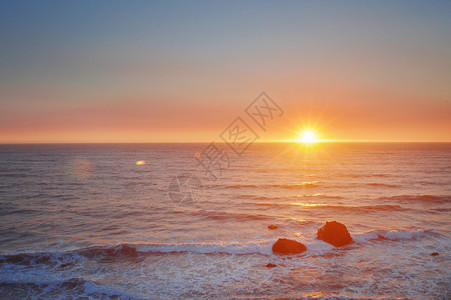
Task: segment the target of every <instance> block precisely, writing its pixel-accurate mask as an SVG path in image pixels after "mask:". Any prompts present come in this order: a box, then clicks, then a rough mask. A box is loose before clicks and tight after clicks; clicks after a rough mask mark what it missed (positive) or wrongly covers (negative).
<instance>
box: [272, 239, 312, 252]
mask: <svg viewBox="0 0 451 300" xmlns="http://www.w3.org/2000/svg"><path fill="white" fill-rule="evenodd" d="M305 250H307V248H305V246H304V245H303V244H301V243H299V242H296V241H292V240H289V239H278V240H277V242H275V244H274V245H273V246H272V252H274V253H275V254H297V253H301V252H304V251H305Z"/></svg>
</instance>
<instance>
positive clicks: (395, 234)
mask: <svg viewBox="0 0 451 300" xmlns="http://www.w3.org/2000/svg"><path fill="white" fill-rule="evenodd" d="M427 235H432V236H436V235H438V233H436V232H434V231H433V230H423V229H418V230H411V231H409V230H371V231H368V232H365V233H360V234H354V235H352V238H353V239H354V240H355V241H356V242H360V243H365V242H368V241H372V240H390V241H402V240H418V239H420V238H423V237H425V236H427Z"/></svg>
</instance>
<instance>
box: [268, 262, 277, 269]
mask: <svg viewBox="0 0 451 300" xmlns="http://www.w3.org/2000/svg"><path fill="white" fill-rule="evenodd" d="M266 267H267V268H274V267H277V265H275V264H272V263H268V264H267V265H266Z"/></svg>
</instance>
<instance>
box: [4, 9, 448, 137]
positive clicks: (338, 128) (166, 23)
mask: <svg viewBox="0 0 451 300" xmlns="http://www.w3.org/2000/svg"><path fill="white" fill-rule="evenodd" d="M450 83H451V1H83V0H82V1H56V0H55V1H9V0H6V1H5V0H3V1H0V143H60V142H61V143H73V142H75V143H79V142H101V143H103V142H210V141H213V140H218V139H219V138H218V136H219V135H220V134H221V132H223V130H224V129H225V128H226V127H227V126H228V125H229V124H230V123H231V122H232V121H233V120H235V118H236V117H238V116H245V108H246V107H247V106H248V105H249V104H250V103H251V102H252V101H253V100H254V99H255V98H256V97H257V96H258V95H259V94H260V93H261V92H262V91H265V92H266V93H267V94H268V95H269V96H270V97H271V98H272V99H273V100H274V101H275V102H276V103H277V104H278V105H279V106H280V108H282V109H283V111H284V114H283V115H282V116H281V117H278V118H275V119H274V120H272V121H271V123H270V124H268V128H267V130H266V131H265V132H263V131H260V132H258V134H259V136H260V138H261V141H278V140H290V139H293V138H295V137H296V136H297V135H299V132H302V131H303V130H305V128H312V129H314V130H315V131H316V132H317V135H318V136H319V137H320V138H322V139H324V140H336V141H397V142H404V141H419V142H424V141H430V142H451V84H450ZM249 125H250V126H256V125H255V124H253V123H252V122H251V121H249ZM256 130H257V129H256Z"/></svg>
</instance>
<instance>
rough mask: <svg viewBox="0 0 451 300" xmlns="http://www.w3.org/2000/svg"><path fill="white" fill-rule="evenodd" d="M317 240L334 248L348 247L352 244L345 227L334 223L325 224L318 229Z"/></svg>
mask: <svg viewBox="0 0 451 300" xmlns="http://www.w3.org/2000/svg"><path fill="white" fill-rule="evenodd" d="M317 239H318V240H322V241H325V242H326V243H329V244H331V245H333V246H335V247H340V246H344V245H348V244H350V243H352V242H353V240H352V238H351V235H350V234H349V232H348V229H346V226H345V225H343V224H341V223H339V222H336V221H332V222H326V225H324V226H323V227H321V228H320V229H318V233H317Z"/></svg>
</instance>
